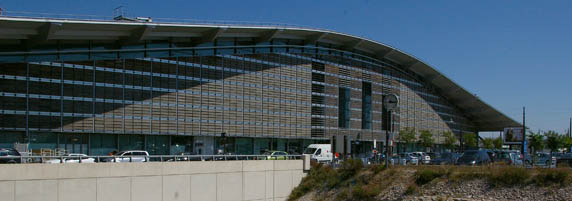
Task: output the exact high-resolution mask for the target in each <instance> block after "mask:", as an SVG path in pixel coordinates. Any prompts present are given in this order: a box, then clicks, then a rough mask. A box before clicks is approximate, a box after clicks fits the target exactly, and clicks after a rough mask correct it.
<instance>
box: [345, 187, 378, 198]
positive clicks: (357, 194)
mask: <svg viewBox="0 0 572 201" xmlns="http://www.w3.org/2000/svg"><path fill="white" fill-rule="evenodd" d="M380 192H381V188H380V187H379V186H376V185H362V184H358V185H355V186H354V187H353V189H352V198H353V199H354V200H375V196H377V195H379V193H380Z"/></svg>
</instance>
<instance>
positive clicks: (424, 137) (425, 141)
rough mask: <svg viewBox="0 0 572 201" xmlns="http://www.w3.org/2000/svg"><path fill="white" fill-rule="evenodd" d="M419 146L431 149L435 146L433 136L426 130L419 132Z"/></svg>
mask: <svg viewBox="0 0 572 201" xmlns="http://www.w3.org/2000/svg"><path fill="white" fill-rule="evenodd" d="M419 144H421V146H423V147H425V148H427V147H432V146H433V144H435V140H434V139H433V134H432V133H431V131H428V130H422V131H421V134H419Z"/></svg>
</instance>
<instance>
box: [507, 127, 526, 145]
mask: <svg viewBox="0 0 572 201" xmlns="http://www.w3.org/2000/svg"><path fill="white" fill-rule="evenodd" d="M523 133H524V132H523V130H522V127H512V128H504V135H503V136H504V137H503V139H504V144H522V136H523Z"/></svg>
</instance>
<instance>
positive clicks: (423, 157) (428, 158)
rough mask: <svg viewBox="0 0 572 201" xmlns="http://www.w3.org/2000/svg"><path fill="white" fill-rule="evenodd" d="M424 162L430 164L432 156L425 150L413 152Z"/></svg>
mask: <svg viewBox="0 0 572 201" xmlns="http://www.w3.org/2000/svg"><path fill="white" fill-rule="evenodd" d="M411 154H413V155H414V156H415V157H417V159H418V160H420V161H421V163H422V164H429V162H431V156H429V155H428V154H427V153H425V152H411Z"/></svg>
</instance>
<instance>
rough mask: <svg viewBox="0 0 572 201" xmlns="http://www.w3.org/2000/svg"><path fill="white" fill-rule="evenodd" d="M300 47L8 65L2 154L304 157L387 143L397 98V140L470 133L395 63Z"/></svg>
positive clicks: (0, 106)
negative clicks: (318, 147)
mask: <svg viewBox="0 0 572 201" xmlns="http://www.w3.org/2000/svg"><path fill="white" fill-rule="evenodd" d="M299 44H303V41H296V40H283V39H281V40H278V39H277V40H272V41H270V42H269V43H267V44H262V45H256V44H253V40H246V39H244V38H241V39H239V38H221V39H217V40H215V41H214V42H213V43H205V44H201V45H199V46H195V48H196V49H194V48H186V49H177V48H176V47H179V46H182V45H181V44H176V43H173V44H165V43H157V44H148V45H147V46H146V47H147V48H153V47H174V48H173V50H168V51H167V50H161V51H154V50H152V49H149V50H148V51H145V52H130V53H128V54H127V53H126V54H120V53H117V52H108V53H105V52H98V53H83V54H79V53H78V54H75V56H72V55H66V54H58V55H59V56H58V55H42V56H40V55H35V56H28V57H25V58H19V57H3V56H0V145H2V146H11V145H12V144H13V143H15V142H23V143H28V142H29V143H30V148H31V149H32V150H42V149H45V150H56V149H64V150H66V151H67V152H74V153H87V154H95V155H106V154H109V153H110V152H112V151H122V150H147V151H149V152H150V153H151V154H178V153H197V154H214V153H216V151H217V150H219V149H223V150H224V151H225V152H227V153H236V154H261V153H263V152H264V151H267V150H281V151H288V152H291V153H301V152H302V151H303V149H304V147H306V146H307V145H308V143H312V142H317V141H320V142H323V143H329V139H330V138H331V137H332V136H334V135H340V134H343V135H352V136H354V137H353V139H357V137H356V136H358V135H359V136H360V140H362V141H364V142H365V141H373V139H376V140H377V141H378V142H379V141H384V140H385V132H384V130H385V129H384V127H382V122H384V121H383V120H384V118H383V111H382V96H383V95H384V94H388V93H396V94H398V95H399V96H400V101H401V102H400V105H399V108H398V110H397V111H396V112H395V115H394V125H393V126H394V127H395V130H396V131H398V130H399V129H400V128H404V127H412V128H415V129H427V130H431V131H433V132H443V131H453V132H455V133H461V132H468V131H472V130H473V127H474V126H473V125H472V123H471V122H469V121H468V120H467V119H466V118H465V117H464V116H463V115H462V113H461V112H459V111H458V110H457V109H455V107H454V106H452V105H451V104H450V103H449V102H448V101H447V100H445V99H443V98H441V97H440V96H439V95H438V94H437V93H436V92H435V91H434V90H433V89H432V88H431V87H427V86H425V85H424V84H423V83H422V82H419V81H417V79H416V78H415V77H414V76H411V75H409V74H407V73H404V72H400V71H396V70H394V69H395V67H394V65H396V64H392V63H390V62H387V63H384V62H379V61H376V60H372V59H370V58H368V57H366V56H362V55H360V54H358V53H350V52H343V51H339V50H337V49H335V47H332V46H331V45H329V46H328V47H327V48H326V47H320V46H319V45H317V46H311V47H310V46H299ZM95 46H97V45H95ZM205 47H213V48H205ZM214 47H220V48H214ZM133 48H135V47H133ZM221 133H226V137H224V138H222V137H220V134H221ZM363 144H367V143H363Z"/></svg>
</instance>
